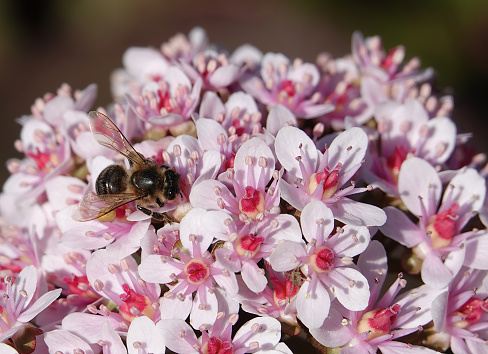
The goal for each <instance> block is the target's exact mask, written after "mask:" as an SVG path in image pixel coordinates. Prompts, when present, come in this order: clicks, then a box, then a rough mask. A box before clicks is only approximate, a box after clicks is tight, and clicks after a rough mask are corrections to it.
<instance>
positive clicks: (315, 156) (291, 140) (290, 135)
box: [275, 127, 320, 178]
mask: <svg viewBox="0 0 488 354" xmlns="http://www.w3.org/2000/svg"><path fill="white" fill-rule="evenodd" d="M300 147H301V151H302V153H303V155H302V160H306V161H307V163H308V164H309V165H310V167H311V169H312V170H313V171H311V173H313V172H315V170H316V169H317V166H318V161H319V158H320V152H319V151H317V148H316V147H315V144H314V142H313V141H312V139H310V138H309V137H308V135H307V134H305V132H304V131H303V130H300V129H298V128H295V127H283V128H281V129H280V130H279V131H278V134H276V140H275V151H276V157H277V158H278V160H279V161H280V163H281V165H282V166H283V167H284V168H285V170H286V171H288V172H290V173H291V174H293V175H294V176H296V177H298V178H302V177H303V176H302V173H301V171H300V167H299V164H298V161H297V160H296V157H297V156H300V155H301V152H300Z"/></svg>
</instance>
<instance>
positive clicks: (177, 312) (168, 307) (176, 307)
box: [160, 294, 193, 320]
mask: <svg viewBox="0 0 488 354" xmlns="http://www.w3.org/2000/svg"><path fill="white" fill-rule="evenodd" d="M160 304H161V306H160V310H161V319H180V320H186V318H187V317H188V315H189V314H190V312H191V308H192V306H193V298H192V295H191V294H189V295H188V296H185V297H184V298H183V301H182V300H180V299H179V298H178V297H176V296H173V297H166V296H163V297H162V298H161V300H160Z"/></svg>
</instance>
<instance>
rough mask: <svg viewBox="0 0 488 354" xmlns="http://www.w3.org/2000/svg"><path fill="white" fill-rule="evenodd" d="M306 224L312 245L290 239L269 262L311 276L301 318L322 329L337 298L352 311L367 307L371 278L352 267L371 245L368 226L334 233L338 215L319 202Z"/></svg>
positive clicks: (307, 211)
mask: <svg viewBox="0 0 488 354" xmlns="http://www.w3.org/2000/svg"><path fill="white" fill-rule="evenodd" d="M300 222H301V226H302V231H303V235H304V237H305V239H306V240H307V242H308V243H307V244H304V243H303V242H292V241H285V242H283V243H281V244H279V245H278V246H277V247H276V249H275V250H274V252H273V253H272V254H271V257H270V259H269V262H270V264H271V266H272V267H273V269H274V270H275V271H279V272H286V271H290V270H292V269H295V268H300V270H301V271H302V272H303V274H304V276H305V277H306V279H305V283H303V284H301V287H300V290H299V291H298V294H297V300H296V301H297V302H296V306H297V313H298V317H299V318H300V320H301V321H302V322H303V324H305V325H306V326H307V327H308V328H318V327H320V326H321V325H322V323H323V322H324V320H325V319H326V317H327V315H328V313H329V307H330V303H331V301H332V300H333V299H334V298H337V299H338V300H339V302H340V303H341V304H342V305H343V306H345V307H346V308H347V309H349V310H353V311H359V310H362V309H364V308H365V307H366V305H367V304H368V299H369V286H368V284H367V281H366V278H364V276H363V275H362V274H361V273H360V272H358V271H357V270H356V269H354V268H353V267H349V266H350V265H352V264H353V262H352V257H354V256H356V255H357V254H359V253H361V252H362V251H364V249H365V248H366V247H367V246H368V243H369V239H370V235H369V232H368V230H367V228H366V227H352V226H349V225H345V226H344V227H343V228H341V229H338V230H337V232H336V233H335V234H333V235H330V233H331V232H332V230H333V228H334V218H333V215H332V212H331V211H330V209H329V208H327V207H326V206H325V205H324V204H322V203H321V202H318V201H314V202H311V203H309V204H308V205H307V206H306V207H305V208H304V209H303V211H302V215H301V218H300ZM331 289H334V290H331Z"/></svg>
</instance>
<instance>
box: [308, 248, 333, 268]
mask: <svg viewBox="0 0 488 354" xmlns="http://www.w3.org/2000/svg"><path fill="white" fill-rule="evenodd" d="M310 265H311V266H312V268H313V269H314V270H315V271H316V272H318V273H327V272H330V271H331V270H332V269H333V268H334V252H332V250H331V249H330V248H329V247H325V246H322V247H317V249H316V250H315V252H314V253H313V254H312V255H311V256H310Z"/></svg>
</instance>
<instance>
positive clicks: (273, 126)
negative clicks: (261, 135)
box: [266, 104, 297, 136]
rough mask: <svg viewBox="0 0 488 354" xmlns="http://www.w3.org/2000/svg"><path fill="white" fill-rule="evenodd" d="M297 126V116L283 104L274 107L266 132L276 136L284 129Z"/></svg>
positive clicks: (267, 120)
mask: <svg viewBox="0 0 488 354" xmlns="http://www.w3.org/2000/svg"><path fill="white" fill-rule="evenodd" d="M296 125H297V119H296V117H295V115H294V114H293V113H292V112H291V111H290V110H289V109H288V108H286V107H285V106H282V105H281V104H277V105H275V106H273V108H271V109H270V111H269V114H268V118H267V119H266V130H267V131H268V132H270V133H271V134H272V135H275V136H276V134H277V133H278V131H279V130H280V129H281V128H282V127H285V126H296Z"/></svg>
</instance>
